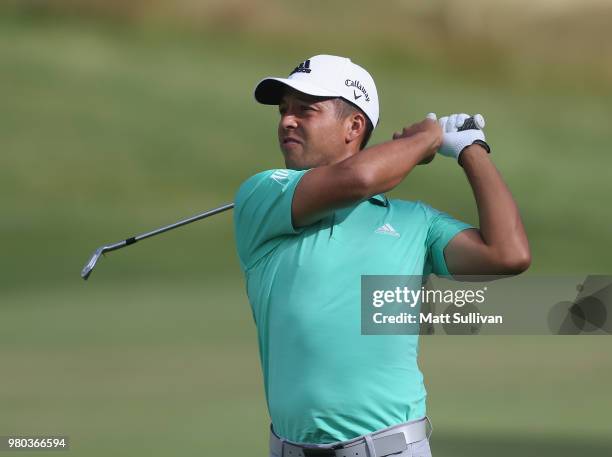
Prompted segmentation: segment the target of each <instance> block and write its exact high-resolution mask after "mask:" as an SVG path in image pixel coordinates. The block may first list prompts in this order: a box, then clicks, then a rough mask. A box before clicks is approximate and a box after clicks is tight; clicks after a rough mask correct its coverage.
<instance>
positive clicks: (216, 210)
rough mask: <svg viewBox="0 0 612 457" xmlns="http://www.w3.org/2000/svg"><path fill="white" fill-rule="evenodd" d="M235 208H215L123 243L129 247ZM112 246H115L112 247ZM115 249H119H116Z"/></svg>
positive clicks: (228, 205) (229, 206)
mask: <svg viewBox="0 0 612 457" xmlns="http://www.w3.org/2000/svg"><path fill="white" fill-rule="evenodd" d="M233 207H234V204H233V203H228V204H226V205H223V206H219V207H218V208H214V209H211V210H208V211H205V212H203V213H201V214H196V215H195V216H192V217H188V218H187V219H183V220H181V221H178V222H175V223H174V224H170V225H166V226H165V227H160V228H158V229H155V230H151V231H150V232H146V233H141V234H140V235H136V236H133V237H131V238H128V239H126V240H125V241H123V242H124V243H125V245H126V246H127V245H130V244H133V243H135V242H136V241H140V240H144V239H145V238H150V237H152V236H155V235H159V234H160V233H164V232H167V231H169V230H173V229H175V228H178V227H182V226H183V225H187V224H191V223H192V222H195V221H199V220H200V219H204V218H206V217H209V216H214V215H215V214H219V213H222V212H223V211H227V210H228V209H232V208H233ZM117 244H119V243H117ZM112 246H115V245H112ZM114 249H119V247H115V248H114ZM114 249H111V250H114Z"/></svg>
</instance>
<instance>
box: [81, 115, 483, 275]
mask: <svg viewBox="0 0 612 457" xmlns="http://www.w3.org/2000/svg"><path fill="white" fill-rule="evenodd" d="M484 126H485V122H484V118H483V117H482V116H481V115H480V114H476V115H475V116H472V117H469V118H467V119H466V120H465V122H464V123H463V125H462V126H461V127H459V129H458V130H460V131H461V130H468V129H482V128H484ZM233 207H234V204H233V203H228V204H226V205H223V206H219V207H218V208H214V209H211V210H209V211H205V212H203V213H201V214H197V215H195V216H192V217H189V218H187V219H183V220H181V221H178V222H176V223H174V224H171V225H167V226H165V227H160V228H158V229H155V230H152V231H150V232H146V233H143V234H141V235H136V236H132V237H130V238H127V239H125V240H123V241H119V242H117V243H114V244H109V245H105V246H100V247H99V248H98V249H96V250H95V252H94V253H93V255H92V256H91V258H90V259H89V262H87V264H86V265H85V266H84V267H83V269H82V270H81V278H83V279H85V280H87V278H89V275H90V274H91V272H92V271H93V269H94V268H95V266H96V263H97V262H98V259H100V256H102V255H103V254H105V253H107V252H111V251H116V250H117V249H121V248H124V247H126V246H129V245H131V244H134V243H136V242H137V241H140V240H144V239H145V238H150V237H152V236H155V235H159V234H160V233H164V232H167V231H169V230H173V229H175V228H177V227H181V226H183V225H187V224H190V223H192V222H195V221H199V220H200V219H204V218H206V217H208V216H213V215H215V214H219V213H222V212H223V211H227V210H229V209H232V208H233Z"/></svg>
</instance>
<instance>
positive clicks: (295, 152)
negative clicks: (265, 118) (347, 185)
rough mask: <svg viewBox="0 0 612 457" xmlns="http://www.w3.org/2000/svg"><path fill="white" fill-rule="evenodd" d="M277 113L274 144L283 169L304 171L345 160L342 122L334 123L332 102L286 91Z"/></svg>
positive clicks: (343, 121)
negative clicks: (277, 148) (282, 156)
mask: <svg viewBox="0 0 612 457" xmlns="http://www.w3.org/2000/svg"><path fill="white" fill-rule="evenodd" d="M278 110H279V113H280V120H279V123H278V142H279V145H280V149H281V151H282V152H283V155H284V157H285V165H286V166H287V168H290V169H294V170H305V169H307V168H314V167H319V166H322V165H329V164H331V163H335V162H338V161H340V160H343V159H344V158H346V157H347V151H346V141H345V130H346V127H345V124H346V120H341V119H338V117H337V115H336V106H335V104H334V102H333V101H332V100H330V99H329V98H327V99H325V98H321V97H313V96H310V95H306V94H303V93H301V92H297V91H295V90H293V89H287V91H286V92H285V94H284V96H283V97H282V99H281V101H280V103H279V105H278Z"/></svg>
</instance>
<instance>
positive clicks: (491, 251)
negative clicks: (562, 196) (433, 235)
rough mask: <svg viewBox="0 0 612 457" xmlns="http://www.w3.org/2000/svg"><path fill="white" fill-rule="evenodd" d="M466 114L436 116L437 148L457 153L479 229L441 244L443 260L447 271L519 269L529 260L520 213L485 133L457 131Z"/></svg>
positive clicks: (474, 272) (484, 272) (469, 272)
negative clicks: (440, 138)
mask: <svg viewBox="0 0 612 457" xmlns="http://www.w3.org/2000/svg"><path fill="white" fill-rule="evenodd" d="M466 117H467V115H465V114H463V115H453V116H450V117H448V118H442V119H440V123H441V126H442V128H443V130H444V140H443V144H442V147H441V148H440V151H439V152H440V153H441V154H443V155H446V156H450V157H455V158H457V159H458V162H459V164H460V165H461V166H462V167H463V169H464V171H465V174H466V175H467V178H468V181H469V183H470V185H471V187H472V191H473V192H474V197H475V199H476V206H477V207H478V218H479V222H480V228H479V229H472V230H464V231H462V232H460V233H459V234H457V235H456V236H455V237H454V238H453V239H452V240H451V241H450V242H449V243H448V245H447V246H446V248H445V249H444V257H445V259H446V265H447V267H448V270H449V272H450V273H451V274H452V275H508V274H519V273H521V272H523V271H525V270H526V269H527V268H529V265H530V264H531V252H530V249H529V242H528V241H527V235H526V233H525V228H524V227H523V221H522V220H521V215H520V213H519V210H518V207H517V205H516V202H515V201H514V198H513V197H512V194H511V193H510V190H509V189H508V186H507V185H506V183H505V182H504V180H503V178H502V177H501V175H500V173H499V171H497V169H496V168H495V165H493V162H492V161H491V159H490V158H489V154H488V145H487V144H486V143H484V134H483V133H482V132H481V131H480V130H478V131H475V130H468V131H465V132H458V131H457V126H458V125H461V124H462V123H463V121H464V119H465V118H466ZM474 142H475V143H476V144H473V143H474ZM466 144H467V146H466Z"/></svg>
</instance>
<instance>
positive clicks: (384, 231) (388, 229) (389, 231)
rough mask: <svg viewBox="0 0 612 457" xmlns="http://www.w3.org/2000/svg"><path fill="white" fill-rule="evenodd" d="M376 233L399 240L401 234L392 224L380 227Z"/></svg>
mask: <svg viewBox="0 0 612 457" xmlns="http://www.w3.org/2000/svg"><path fill="white" fill-rule="evenodd" d="M374 233H380V234H381V235H391V236H394V237H397V238H399V236H400V234H399V233H397V231H396V230H395V229H394V228H393V226H392V225H391V224H385V225H381V226H380V227H378V228H377V229H376V230H375V231H374Z"/></svg>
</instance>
